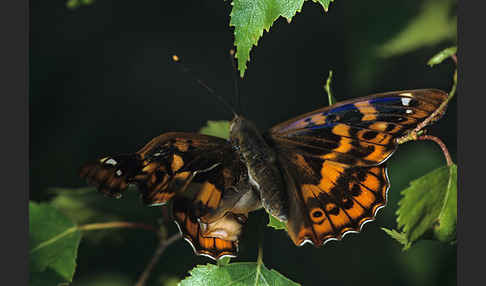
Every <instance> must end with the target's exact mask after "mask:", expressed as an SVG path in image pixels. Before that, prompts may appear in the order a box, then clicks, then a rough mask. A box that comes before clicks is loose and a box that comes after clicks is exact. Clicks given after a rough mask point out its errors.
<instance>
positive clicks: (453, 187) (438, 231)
mask: <svg viewBox="0 0 486 286" xmlns="http://www.w3.org/2000/svg"><path fill="white" fill-rule="evenodd" d="M456 224H457V165H452V166H450V169H449V183H448V184H447V193H446V197H445V199H444V204H443V206H442V210H441V211H440V214H439V220H438V223H437V224H436V225H435V229H434V234H435V237H436V238H437V239H438V240H440V241H442V242H452V241H455V240H456Z"/></svg>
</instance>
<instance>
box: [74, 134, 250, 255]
mask: <svg viewBox="0 0 486 286" xmlns="http://www.w3.org/2000/svg"><path fill="white" fill-rule="evenodd" d="M80 175H81V177H84V178H86V179H87V180H88V183H91V184H93V185H95V186H96V187H97V188H98V190H99V191H101V192H102V193H104V194H106V195H108V196H111V197H117V198H119V197H121V195H122V192H123V191H124V190H125V189H126V188H127V187H128V185H129V184H135V185H137V186H138V189H139V191H140V193H141V196H142V199H143V201H144V203H146V204H147V205H150V206H157V205H164V204H167V203H169V202H170V201H171V200H172V199H174V201H173V208H172V209H173V216H174V219H175V221H176V222H177V223H178V225H179V227H180V230H181V232H182V233H183V234H184V236H185V238H186V240H188V241H189V242H190V243H191V245H192V246H193V248H194V249H195V251H196V253H197V254H205V255H207V256H210V257H213V258H215V259H216V258H219V257H221V256H224V255H234V254H235V253H236V251H237V243H238V237H239V235H240V232H241V228H242V226H243V224H244V222H245V221H246V220H242V219H239V218H241V217H242V216H244V215H245V209H243V210H241V209H240V210H238V213H232V212H231V211H232V209H233V207H234V206H235V204H237V202H238V201H239V200H240V199H241V197H242V196H244V194H245V193H246V192H247V191H248V190H250V187H249V184H248V183H247V180H248V178H247V171H246V167H245V166H244V164H242V163H241V161H240V160H239V156H238V155H237V154H236V153H235V152H233V150H232V148H231V145H230V144H229V143H228V142H227V141H226V140H223V139H220V138H217V137H213V136H206V135H200V134H193V133H166V134H163V135H161V136H159V137H156V138H154V139H153V140H151V141H150V142H149V143H148V144H147V145H145V146H144V147H143V148H142V149H140V150H139V151H138V152H136V153H133V154H125V155H119V156H110V157H106V158H103V159H101V160H98V161H96V162H92V163H88V164H86V165H84V166H83V167H82V168H81V173H80ZM237 218H238V219H237ZM216 225H217V226H218V231H215V230H214V229H215V226H216ZM202 228H204V229H202ZM210 241H212V243H209V242H210Z"/></svg>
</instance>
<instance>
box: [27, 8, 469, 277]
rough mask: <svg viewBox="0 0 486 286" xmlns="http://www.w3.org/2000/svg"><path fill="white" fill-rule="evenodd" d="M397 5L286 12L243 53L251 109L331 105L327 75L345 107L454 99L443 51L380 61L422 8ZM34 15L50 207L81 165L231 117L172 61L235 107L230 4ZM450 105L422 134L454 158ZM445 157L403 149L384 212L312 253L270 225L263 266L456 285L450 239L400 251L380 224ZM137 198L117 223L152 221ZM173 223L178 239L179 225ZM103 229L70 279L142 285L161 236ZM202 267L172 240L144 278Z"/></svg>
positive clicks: (39, 194)
mask: <svg viewBox="0 0 486 286" xmlns="http://www.w3.org/2000/svg"><path fill="white" fill-rule="evenodd" d="M389 2H392V4H391V3H389ZM404 2H406V3H401V2H397V1H385V0H383V1H339V0H337V1H336V3H332V4H331V8H330V9H329V12H328V13H324V11H323V9H322V8H321V7H320V6H318V5H316V4H314V3H305V4H304V8H303V11H302V13H299V14H298V15H297V16H296V17H295V18H294V19H293V20H292V23H291V24H288V23H287V22H286V21H285V20H284V19H279V20H278V21H277V22H276V24H275V25H274V26H273V27H272V28H271V30H270V32H269V33H267V32H265V33H264V36H263V38H262V39H260V41H259V43H258V47H256V48H254V49H253V50H252V53H251V61H250V63H249V64H248V70H247V72H246V74H245V78H244V79H243V80H240V81H239V92H240V96H241V105H242V108H243V113H244V115H245V116H246V117H248V118H250V119H252V120H254V121H255V122H256V124H257V125H258V126H259V127H260V128H261V129H262V130H264V129H267V128H269V127H271V126H273V125H275V124H277V123H279V122H281V121H283V120H287V119H289V118H291V117H294V116H297V115H299V114H302V113H305V112H308V111H311V110H313V109H317V108H319V107H321V106H324V105H326V104H327V96H326V95H325V92H324V90H323V84H324V83H325V80H326V78H327V75H328V72H329V70H330V69H332V70H333V71H334V79H333V83H332V87H333V91H334V95H335V97H336V98H337V99H338V100H344V99H348V98H352V97H358V96H364V95H367V94H371V93H375V92H384V91H391V90H400V89H413V88H428V87H433V88H439V89H443V90H445V91H448V90H450V86H451V77H452V72H453V64H452V62H451V61H447V62H446V63H444V64H441V65H439V66H437V67H434V68H429V67H427V66H426V65H425V63H426V62H427V60H428V59H429V58H430V57H431V56H432V55H434V54H435V53H436V52H438V51H439V50H441V49H443V48H446V47H448V46H450V45H451V44H453V43H451V42H447V41H444V42H441V43H439V44H437V45H434V46H429V47H426V48H420V49H418V50H415V51H413V52H409V53H406V54H403V55H400V56H396V57H392V58H388V59H383V58H380V57H378V56H376V55H375V54H374V53H373V51H374V48H376V47H377V46H379V45H380V44H382V43H384V42H385V41H386V40H387V39H389V38H390V37H392V36H393V35H395V34H396V33H397V32H398V31H399V30H400V29H402V28H403V27H404V26H406V24H407V23H408V22H409V21H410V19H411V18H412V17H413V16H414V15H416V14H417V13H418V12H419V11H420V7H421V3H422V2H423V1H404ZM30 10H31V20H30V33H31V36H30V168H31V170H30V180H31V181H30V186H31V199H32V200H48V199H50V198H51V196H50V195H49V194H48V192H47V190H48V188H49V187H66V188H75V187H81V186H85V184H84V182H83V181H82V180H81V179H79V178H78V176H77V171H78V168H79V166H80V165H81V164H83V163H84V162H85V161H87V160H91V159H93V158H97V157H99V156H103V155H107V154H117V153H125V152H133V151H136V150H138V149H139V148H140V147H142V146H143V145H144V144H145V143H146V142H147V141H149V140H150V139H151V138H153V137H155V136H157V135H159V134H161V133H164V132H167V131H197V130H199V129H200V128H201V127H202V126H203V125H204V124H205V122H206V121H207V120H227V119H230V115H229V114H228V112H227V111H226V110H225V108H224V106H222V105H221V103H220V102H218V101H217V100H215V98H214V97H212V96H209V95H207V93H206V92H205V90H204V89H202V88H201V87H199V86H198V85H197V84H195V83H194V81H193V80H192V79H191V77H189V76H188V75H187V74H184V73H181V72H180V71H179V69H178V67H177V66H175V65H174V63H172V62H171V60H170V56H171V55H172V54H177V55H179V56H180V57H181V58H183V61H184V63H185V64H186V65H187V66H188V67H189V68H190V69H191V70H193V71H194V73H196V74H197V76H198V77H199V78H201V79H203V80H204V81H205V82H206V83H207V84H208V85H209V86H211V87H212V88H213V89H215V90H216V92H217V93H218V94H220V95H222V96H223V97H225V98H227V99H228V100H230V101H234V94H235V93H234V87H233V80H232V74H231V73H232V67H231V63H230V61H229V57H228V51H229V49H230V48H231V47H232V46H233V34H232V33H233V28H230V27H229V13H230V10H231V6H230V5H229V2H227V1H207V0H204V1H156V0H153V1H140V2H133V1H105V0H99V1H97V2H96V3H95V4H94V5H92V6H88V7H81V8H79V9H77V10H75V11H71V10H69V9H66V7H65V2H63V1H56V2H54V1H52V2H49V1H48V2H41V1H33V2H32V3H31V9H30ZM452 13H454V11H452ZM458 96H460V95H458ZM455 102H456V101H455V100H453V101H452V103H451V104H450V106H449V109H448V112H447V114H446V116H445V117H444V118H442V119H441V120H440V121H439V123H438V124H436V125H435V126H433V127H432V128H430V133H431V134H434V135H436V136H439V137H440V138H441V139H443V140H444V142H445V143H446V145H447V146H448V148H449V151H450V152H451V153H452V156H453V159H455V158H456V140H457V139H456V132H457V126H456V104H455ZM443 164H445V162H444V159H443V157H442V154H441V152H440V150H439V148H437V147H436V146H435V145H434V144H433V143H431V142H414V143H408V144H405V145H403V146H400V148H399V150H398V151H397V153H396V154H395V155H394V156H393V157H392V158H391V159H390V164H389V166H390V167H389V172H388V173H389V176H390V178H391V184H392V187H391V189H390V191H389V199H390V200H389V205H388V207H387V208H385V209H383V210H381V211H380V213H379V215H378V218H377V220H376V221H375V222H373V223H369V224H368V225H367V226H366V227H365V228H364V232H363V233H361V234H359V235H349V236H347V237H346V238H345V239H344V241H342V242H330V243H329V244H326V246H325V247H323V248H319V249H317V248H314V247H310V246H305V247H301V248H298V247H295V246H294V245H293V244H292V242H291V240H290V239H289V238H288V237H287V235H286V233H284V232H282V231H275V230H272V229H269V228H268V229H266V230H265V237H264V262H265V265H266V266H267V267H269V268H274V269H276V270H277V271H279V272H280V273H282V274H284V275H285V276H287V277H289V278H290V279H292V280H294V281H296V282H299V283H302V284H303V285H325V284H328V285H331V284H339V285H356V284H358V283H359V284H364V285H455V283H456V248H455V246H449V245H445V244H441V243H438V242H433V241H421V242H419V243H418V244H417V245H415V246H414V247H412V248H411V249H410V250H409V251H408V252H401V250H400V246H399V245H398V243H397V242H395V241H393V240H392V239H391V238H390V237H388V236H387V235H386V234H385V233H384V232H383V231H382V230H381V229H380V227H387V228H395V227H396V223H395V219H396V216H395V211H396V209H397V202H398V200H399V199H400V193H399V192H400V191H401V190H402V189H404V188H405V187H407V186H408V183H409V182H410V180H413V179H415V178H417V177H419V176H422V175H423V174H425V173H427V172H429V171H431V170H433V169H435V168H437V167H439V166H441V165H443ZM99 199H100V201H103V200H106V201H107V204H113V203H112V202H111V201H110V202H108V200H109V199H106V198H104V197H102V196H101V195H100V196H99ZM130 200H132V201H133V204H132V205H133V208H132V209H131V210H132V213H135V214H134V215H133V216H131V217H128V218H126V220H132V221H139V220H140V219H144V218H146V219H147V220H151V219H152V220H153V217H155V216H156V210H154V209H148V208H144V207H143V206H141V205H140V204H139V202H138V200H137V199H136V198H135V196H128V198H127V201H128V202H131V201H130ZM116 203H119V201H115V205H116ZM123 205H124V206H125V205H126V204H125V203H123ZM148 214H150V215H148ZM262 215H263V212H262V211H260V212H257V213H254V214H252V215H251V216H250V220H249V223H248V225H247V227H246V229H245V234H244V237H243V239H242V241H241V243H240V255H239V257H238V258H237V259H235V260H234V261H255V260H256V255H257V243H258V239H259V238H258V229H259V224H260V221H261V217H262ZM147 217H149V218H147ZM100 220H102V219H101V218H100ZM169 229H170V231H171V232H174V231H175V228H174V227H173V226H172V225H170V228H169ZM112 233H113V234H112V236H111V237H110V236H106V237H104V238H102V239H100V240H89V239H86V240H83V241H82V243H81V247H80V249H79V256H78V263H79V264H78V269H77V273H76V275H75V278H74V281H75V282H74V283H73V285H109V283H108V282H106V281H112V283H114V284H113V285H131V284H133V282H134V281H135V280H136V279H137V277H138V275H139V274H140V273H141V272H142V271H143V269H144V267H145V265H146V263H147V262H148V260H149V259H150V257H151V255H152V253H153V250H154V249H155V247H156V243H157V242H156V240H155V238H154V237H153V235H152V234H148V233H145V232H143V231H142V232H141V231H136V230H124V231H112ZM207 262H210V260H209V259H206V258H203V257H196V256H194V255H193V253H192V250H191V248H190V246H189V245H187V243H185V242H182V241H180V242H178V243H176V244H174V245H173V246H171V247H170V248H169V249H168V250H167V251H166V252H165V253H164V255H163V257H162V259H161V261H160V263H159V264H158V265H157V267H156V269H155V272H154V273H153V274H152V276H151V280H150V285H163V283H164V281H165V282H166V281H167V279H166V278H167V277H179V278H182V277H184V276H186V275H187V271H188V270H190V269H191V268H193V267H194V266H195V265H196V264H203V263H207ZM100 281H105V282H100ZM113 281H117V282H113Z"/></svg>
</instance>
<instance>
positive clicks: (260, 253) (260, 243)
mask: <svg viewBox="0 0 486 286" xmlns="http://www.w3.org/2000/svg"><path fill="white" fill-rule="evenodd" d="M265 214H266V213H265ZM265 214H264V215H263V216H262V220H261V227H260V239H259V241H258V256H257V268H256V275H255V283H254V285H255V286H256V285H258V278H260V274H261V270H262V264H263V237H264V235H263V234H264V232H265V224H266V215H265Z"/></svg>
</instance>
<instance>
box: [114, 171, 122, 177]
mask: <svg viewBox="0 0 486 286" xmlns="http://www.w3.org/2000/svg"><path fill="white" fill-rule="evenodd" d="M115 174H116V175H117V176H121V175H123V172H122V171H121V170H116V172H115Z"/></svg>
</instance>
